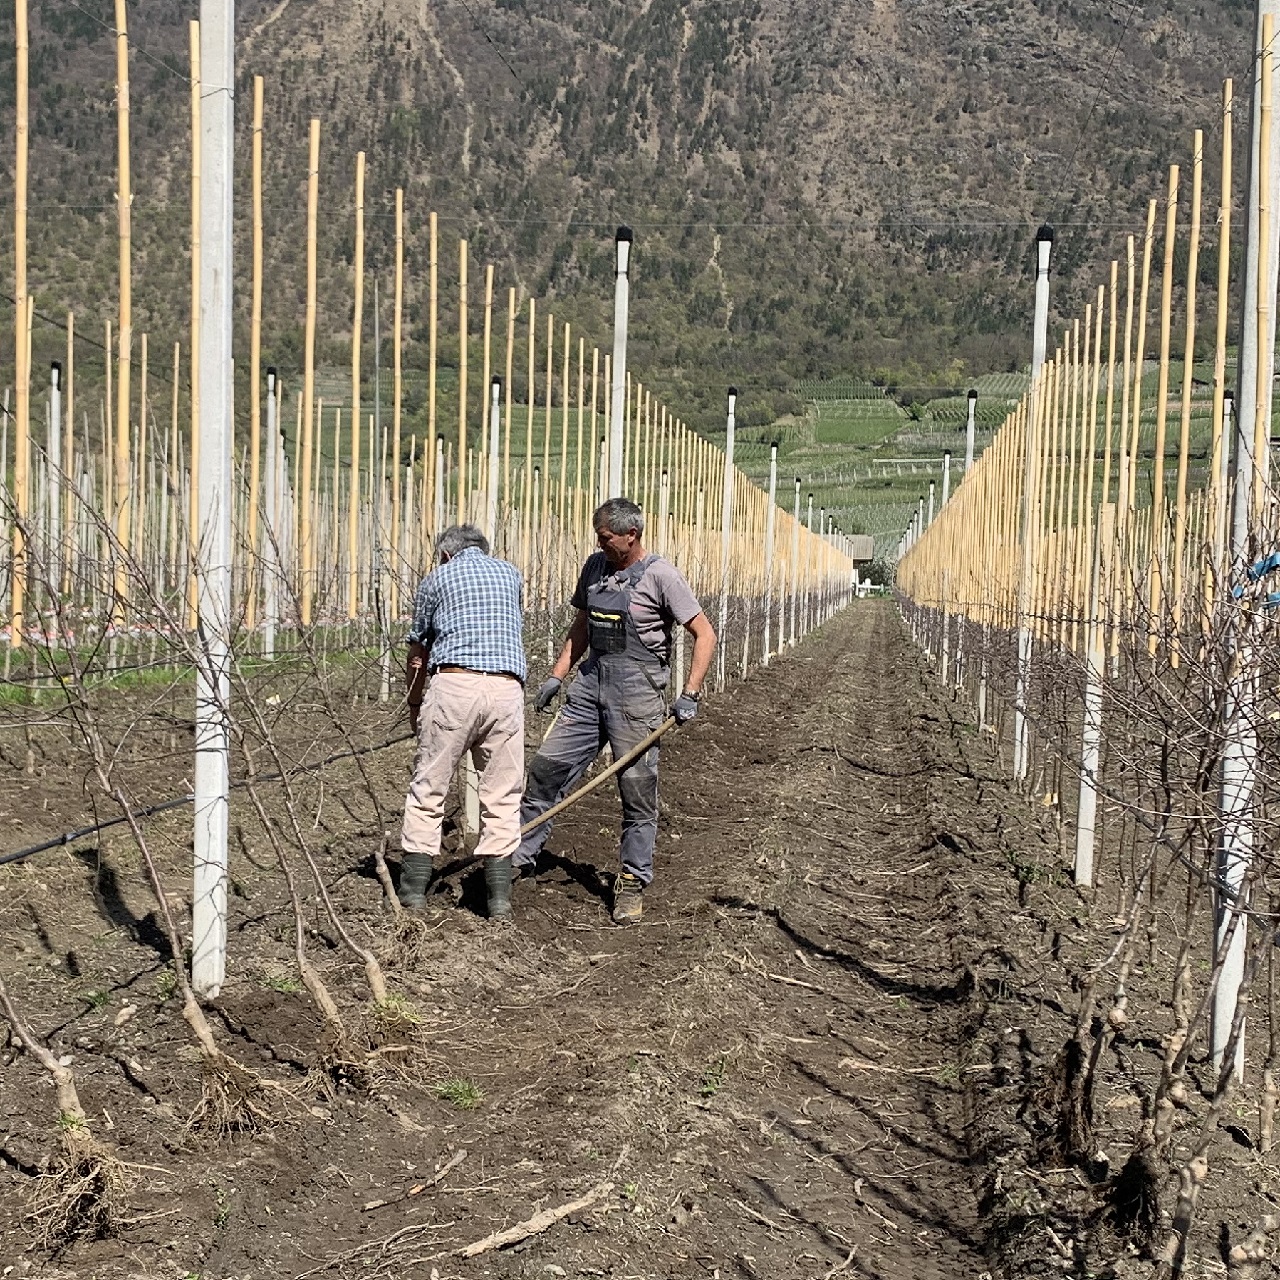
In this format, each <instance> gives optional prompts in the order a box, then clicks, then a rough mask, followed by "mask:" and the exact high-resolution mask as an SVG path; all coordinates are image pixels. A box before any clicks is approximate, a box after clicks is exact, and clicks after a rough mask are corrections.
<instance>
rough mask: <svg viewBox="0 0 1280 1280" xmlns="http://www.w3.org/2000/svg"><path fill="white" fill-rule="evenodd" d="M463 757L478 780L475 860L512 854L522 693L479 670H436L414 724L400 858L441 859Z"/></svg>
mask: <svg viewBox="0 0 1280 1280" xmlns="http://www.w3.org/2000/svg"><path fill="white" fill-rule="evenodd" d="M468 751H470V752H471V759H472V760H473V761H474V763H475V766H476V772H477V773H479V775H480V843H479V844H478V845H477V846H476V855H477V856H478V857H481V858H503V857H506V856H507V855H508V854H510V853H514V852H515V849H516V846H517V845H518V844H519V843H520V793H521V790H522V787H523V785H524V687H523V686H522V685H521V684H520V683H519V682H518V681H516V680H510V679H507V678H505V677H503V676H493V675H485V674H483V673H482V672H479V671H437V672H436V674H435V675H434V676H432V677H431V683H430V684H429V685H428V686H427V691H426V695H425V696H424V697H423V700H422V712H421V714H420V716H419V719H418V753H417V755H416V756H415V757H414V762H413V781H412V782H411V783H410V784H409V794H408V796H407V797H406V798H405V802H404V831H403V834H402V837H401V848H403V849H404V851H405V852H406V853H429V854H431V856H432V857H437V856H438V855H439V853H440V829H441V826H442V825H443V822H444V801H445V796H446V794H447V793H448V791H449V784H450V782H451V781H452V780H453V775H454V772H455V770H456V769H457V767H458V763H459V761H461V759H462V757H463V755H464V754H465V753H466V752H468Z"/></svg>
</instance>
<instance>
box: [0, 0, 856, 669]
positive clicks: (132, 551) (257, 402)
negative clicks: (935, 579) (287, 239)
mask: <svg viewBox="0 0 1280 1280" xmlns="http://www.w3.org/2000/svg"><path fill="white" fill-rule="evenodd" d="M17 16H18V27H17V41H18V55H19V56H18V85H17V88H18V111H17V118H18V129H17V139H18V142H17V165H16V177H17V183H16V189H17V196H16V199H15V233H16V240H15V245H16V248H15V298H16V300H17V304H18V305H17V308H16V314H17V317H18V319H17V327H16V334H17V341H16V344H15V351H16V359H15V382H14V415H13V422H14V433H13V435H14V439H13V441H12V450H13V468H12V470H13V481H12V484H11V485H10V484H7V483H6V481H7V476H8V473H9V458H8V455H9V450H10V441H9V439H8V434H9V430H8V428H9V419H8V415H7V413H6V415H5V419H4V424H3V429H2V433H0V484H2V485H4V492H3V494H2V495H0V496H3V498H4V499H5V503H4V507H5V511H6V513H7V516H8V517H9V519H10V522H11V537H10V539H9V540H8V541H9V545H10V546H11V548H12V554H11V564H10V574H9V591H8V600H7V604H8V606H9V608H8V614H9V627H8V635H9V639H10V644H11V646H12V647H14V648H17V647H19V646H20V645H22V644H23V643H24V640H25V639H27V638H28V637H29V636H31V635H33V634H42V635H44V636H46V637H47V636H48V635H49V634H50V632H51V631H52V630H53V629H54V627H53V625H52V624H51V623H49V618H50V617H51V616H52V614H53V613H55V612H56V613H57V614H58V616H59V617H60V618H65V615H66V609H67V606H68V605H71V606H73V607H74V608H75V609H78V610H79V611H80V613H79V616H80V617H81V618H83V619H84V620H85V621H87V622H90V624H91V625H92V619H93V618H101V617H102V616H103V614H104V612H105V611H107V610H109V612H110V617H111V623H112V625H113V627H114V628H115V629H116V630H117V631H118V630H127V629H129V628H131V627H137V626H139V625H143V626H145V625H151V623H153V622H154V618H151V622H148V618H149V617H151V615H153V614H154V612H155V611H154V609H153V608H152V607H151V604H153V603H154V602H155V601H157V600H162V599H166V598H168V597H171V596H176V598H177V600H178V601H179V603H178V604H177V606H176V608H175V609H174V610H171V611H170V616H178V617H181V616H182V614H183V613H185V615H186V617H185V622H186V625H187V626H188V627H190V628H194V626H195V624H196V582H197V578H198V574H199V572H200V567H201V529H202V525H201V519H202V513H201V511H200V506H199V486H198V484H197V483H196V477H197V476H198V474H199V468H200V448H201V435H202V433H201V424H200V416H199V413H200V367H199V360H198V359H197V358H194V356H195V354H196V353H198V352H199V348H200V331H199V325H200V315H199V307H198V305H196V304H195V300H196V299H198V297H199V278H200V259H201V225H200V216H199V210H200V183H201V153H200V111H201V92H202V91H201V77H200V49H199V25H198V23H194V22H193V23H192V24H191V30H190V59H191V93H190V113H191V138H192V165H191V208H192V219H191V233H190V246H191V288H192V299H193V305H192V308H191V327H190V332H189V335H188V344H187V345H188V352H187V357H186V360H185V369H184V360H183V353H182V347H181V343H179V342H174V344H173V347H172V362H171V366H170V369H169V371H168V376H169V381H170V383H171V402H170V406H169V409H170V413H169V422H168V424H167V430H166V425H165V424H158V423H157V420H156V415H155V413H154V412H153V411H152V410H151V407H150V405H149V401H148V394H149V382H148V379H149V377H151V376H152V373H151V370H150V369H149V343H148V335H146V334H143V335H141V340H140V344H139V350H138V351H137V352H136V353H135V351H134V349H133V346H134V343H133V325H132V267H131V262H132V249H131V244H132V229H131V223H130V212H129V210H130V204H131V185H130V168H129V89H128V36H127V30H126V15H125V5H124V0H116V27H117V39H116V48H117V62H116V74H117V123H118V143H119V145H118V152H117V167H118V176H119V189H118V195H119V199H118V207H119V214H118V217H119V225H118V230H119V237H118V239H119V279H120V292H119V312H118V316H117V317H116V323H115V326H114V331H113V326H112V323H111V322H110V321H107V322H106V323H105V324H104V336H105V347H106V351H107V353H108V358H107V361H106V368H105V378H104V383H105V385H104V386H103V387H102V388H101V398H100V400H99V435H100V439H99V445H98V446H97V447H95V445H94V442H93V441H92V439H91V436H90V430H89V422H88V415H87V413H85V412H84V411H83V410H82V411H81V414H82V425H83V431H82V434H81V436H80V438H79V439H77V438H76V422H75V414H76V401H77V388H76V367H75V354H76V341H77V339H76V332H77V330H76V317H75V315H74V314H73V313H68V314H67V318H66V331H67V343H66V359H65V363H64V364H63V365H62V367H61V369H55V371H54V375H53V385H51V388H50V395H49V398H48V402H47V403H46V411H45V417H46V430H45V437H44V440H43V442H41V441H39V440H38V439H35V438H34V437H33V434H32V431H31V412H30V407H31V397H32V369H31V343H32V329H33V324H34V318H35V310H34V299H33V298H32V295H31V293H30V291H29V288H28V282H27V278H26V175H27V136H28V115H27V95H26V52H27V44H26V41H27V27H26V14H25V0H18V2H17ZM264 100H265V93H264V82H263V78H262V77H261V76H258V77H255V78H254V81H253V122H252V134H251V138H252V151H251V166H252V175H251V191H252V266H251V308H250V339H249V379H248V387H249V405H248V440H247V441H244V440H243V439H241V440H239V441H238V442H237V446H236V452H235V456H234V458H233V476H234V485H235V490H236V492H235V494H234V500H233V512H234V544H235V551H234V563H233V583H234V588H235V596H236V604H235V616H236V617H237V618H238V619H239V621H240V623H241V624H242V626H243V627H244V628H245V629H246V630H247V631H249V632H254V631H256V630H259V629H261V627H262V625H263V622H264V614H270V618H269V619H268V620H267V621H268V622H269V623H270V624H272V625H274V623H276V622H280V623H282V624H284V625H301V626H308V625H311V624H313V623H316V622H325V621H329V622H339V621H347V622H350V621H354V620H357V619H360V618H371V617H374V616H375V615H376V616H377V617H378V618H379V619H381V620H382V621H383V622H388V621H389V620H391V619H399V618H403V617H404V616H405V615H406V612H407V610H409V609H410V608H411V607H412V599H413V587H414V584H415V583H416V581H417V578H418V577H419V576H420V575H421V574H422V573H423V572H424V571H425V570H427V569H428V568H429V567H430V564H431V560H432V540H433V538H434V536H435V535H436V534H437V533H438V532H439V531H440V529H441V528H443V527H444V526H446V525H447V524H450V523H454V522H462V521H471V522H474V523H477V524H480V525H482V527H484V528H485V530H486V532H487V533H488V535H489V537H490V539H491V541H492V542H493V543H494V549H495V551H496V552H497V553H499V554H502V555H505V556H506V557H508V558H510V559H512V560H513V561H514V562H515V563H516V564H517V566H518V567H519V568H520V569H521V571H522V573H523V574H524V576H525V578H526V582H527V584H528V585H527V603H528V604H529V605H531V606H537V607H542V608H548V609H551V608H555V607H558V606H559V605H561V604H563V603H564V602H565V601H567V599H568V596H569V594H570V593H571V592H572V589H573V585H574V583H575V581H576V575H577V570H578V567H579V565H580V561H581V559H582V557H583V555H584V554H586V553H587V552H588V551H589V550H591V549H592V547H593V546H594V535H593V531H592V530H591V528H590V515H591V512H592V511H593V509H594V507H595V506H596V505H597V504H598V502H599V501H600V500H602V498H603V497H604V496H606V495H607V494H608V493H609V492H610V491H611V486H610V484H609V477H608V476H607V474H606V469H607V458H608V449H607V445H606V442H607V439H608V435H609V432H610V429H611V425H612V424H611V422H610V405H609V402H610V396H609V395H608V388H609V386H610V383H611V377H612V369H611V356H610V355H609V354H608V353H605V354H604V356H603V359H602V358H601V353H600V351H599V348H597V347H594V346H593V347H592V348H591V350H590V357H589V359H588V353H587V343H586V340H585V338H582V337H581V336H578V337H576V340H575V335H574V334H573V332H572V330H571V328H570V326H569V325H568V324H558V323H557V322H556V319H555V317H554V315H553V314H551V312H550V310H549V309H548V308H540V307H539V305H538V303H537V301H536V300H535V299H533V298H529V299H527V300H525V302H524V305H521V300H520V297H519V294H518V291H517V289H516V288H515V287H511V288H509V289H508V290H507V307H506V332H505V345H504V346H503V345H502V344H501V339H500V338H499V339H498V341H497V343H495V332H494V330H495V319H498V322H499V323H500V315H499V316H497V317H496V316H495V270H494V267H493V266H492V265H491V264H488V265H486V266H485V268H484V271H483V294H482V297H483V302H482V317H481V319H482V323H481V326H480V333H479V335H477V334H475V333H473V332H472V325H471V321H470V318H469V313H468V299H469V294H470V291H471V288H472V280H471V278H470V276H469V271H470V264H469V255H468V243H467V240H466V239H461V240H460V241H459V243H458V257H457V290H458V292H457V300H458V333H457V364H456V369H457V378H458V394H457V399H458V418H457V422H456V425H455V427H454V429H453V430H452V431H451V430H449V429H448V428H447V427H446V426H445V424H442V423H441V422H440V421H439V419H438V408H439V399H440V397H439V395H438V377H439V370H440V364H441V355H442V352H441V346H442V343H441V333H440V324H439V311H440V298H441V278H440V276H441V271H440V265H441V264H440V255H439V233H438V225H437V215H436V214H435V213H434V212H432V213H430V214H429V215H428V244H429V251H428V261H427V288H426V295H427V296H426V313H427V314H426V319H427V352H426V370H425V373H426V386H427V391H426V430H425V434H424V437H423V438H422V439H421V440H419V438H418V436H417V434H416V433H414V434H410V435H409V437H408V439H407V440H406V439H405V438H404V434H405V433H404V431H403V429H402V428H403V393H404V372H405V370H404V318H405V275H406V273H405V261H404V240H405V208H404V193H403V191H402V190H401V189H398V188H397V189H396V191H395V259H394V261H395V266H394V294H393V323H392V342H391V353H392V387H391V414H390V418H391V421H390V426H389V429H388V428H384V427H383V426H382V423H381V417H382V405H381V403H378V402H375V404H374V406H373V412H367V411H366V410H367V404H366V400H365V393H366V392H367V382H368V378H367V372H366V366H367V364H368V352H367V351H366V350H365V343H364V330H363V322H364V313H365V299H364V277H365V266H364V256H365V225H364V224H365V190H366V163H365V155H364V153H363V152H360V153H359V154H358V155H357V156H356V164H355V183H354V232H355V253H354V282H353V296H352V325H351V372H350V396H349V399H348V400H347V402H346V403H345V404H342V405H339V406H330V407H329V408H328V410H326V406H325V405H324V401H323V398H322V397H320V396H319V395H318V394H317V389H316V383H317V374H318V369H317V365H316V330H317V259H318V235H317V224H318V214H319V168H320V143H321V131H320V122H319V121H318V120H314V119H313V120H312V121H311V122H310V130H309V147H308V167H307V197H306V312H305V338H304V360H303V368H302V370H301V377H300V379H296V378H295V379H294V383H293V385H289V386H286V384H285V380H284V379H283V378H282V377H280V376H278V375H276V371H274V370H272V371H269V372H267V373H265V374H264V370H263V368H262V307H263V271H264V261H263V209H262V173H263V136H264V135H263V120H264V105H265V102H264ZM544 315H545V319H544ZM522 317H523V319H524V327H525V329H526V333H525V337H524V341H523V342H518V341H517V330H518V327H519V322H520V321H521V319H522ZM477 336H478V337H479V339H480V341H479V348H480V352H481V357H482V358H481V370H480V382H479V387H480V390H481V391H487V390H488V388H489V387H490V384H491V381H492V380H493V379H494V378H495V377H496V378H498V379H500V380H501V385H502V388H503V391H502V395H501V397H500V401H499V411H498V412H497V414H496V415H491V414H490V413H487V412H486V413H483V414H482V415H481V421H480V422H479V424H477V423H476V422H475V420H474V417H473V414H474V409H473V408H472V399H473V397H472V395H471V391H472V388H471V387H470V386H469V381H468V380H469V376H470V370H469V369H468V356H469V354H470V351H471V348H472V345H473V343H474V342H475V339H476V338H477ZM495 345H497V346H498V348H499V350H498V352H496V353H495V350H494V348H495ZM520 348H523V355H524V363H525V369H524V374H525V383H526V386H527V388H528V395H527V396H526V403H525V404H523V405H519V404H516V403H513V373H514V372H515V364H516V361H517V359H518V354H519V353H520V352H519V349H520ZM495 354H498V355H500V357H501V359H502V363H501V365H498V364H496V363H495V359H494V357H495ZM380 358H381V352H379V355H378V359H379V360H380ZM588 369H589V372H588ZM135 372H136V373H137V375H138V380H137V394H136V396H135V383H134V377H133V375H134V373H135ZM184 372H185V375H186V379H187V382H188V385H189V388H190V394H189V398H188V403H187V416H186V422H185V423H184V422H183V421H182V407H183V406H182V404H181V397H180V389H181V386H182V379H183V374H184ZM113 375H114V378H113ZM113 381H114V385H113ZM298 384H300V385H298ZM557 384H558V385H557ZM539 390H540V391H541V396H540V397H539ZM557 391H558V393H559V394H558V404H557V394H556V393H557ZM84 398H85V396H84V393H83V392H81V399H82V400H83V399H84ZM624 403H625V421H624V423H623V434H624V451H623V477H622V485H621V487H622V491H623V493H624V494H626V495H627V496H630V497H632V498H634V499H635V500H636V501H637V502H639V503H640V505H641V506H642V507H643V508H644V510H645V511H646V514H647V521H648V526H649V528H648V533H647V539H648V541H649V544H650V545H651V547H652V548H653V549H655V550H658V551H659V552H661V553H663V554H666V555H668V556H670V557H671V558H672V559H673V560H674V561H675V562H676V563H677V564H678V565H679V566H680V567H681V568H682V570H683V571H684V572H685V573H686V575H687V576H688V577H689V579H690V581H691V583H692V585H693V586H694V589H695V590H696V591H698V592H699V593H700V594H704V595H706V594H710V593H712V592H713V591H715V590H717V589H720V588H721V587H722V586H724V585H726V584H725V581H724V578H723V576H722V569H723V567H724V566H722V563H721V559H722V557H721V553H720V547H721V543H722V533H723V530H722V529H721V515H720V512H721V507H722V497H723V488H724V484H725V478H726V467H725V458H724V453H723V450H721V449H719V448H718V447H717V446H716V445H714V444H713V443H712V442H711V441H709V440H707V439H706V438H705V437H703V436H701V435H699V434H698V433H697V432H695V431H694V430H692V429H691V428H690V427H689V426H688V425H687V424H686V423H685V422H683V421H682V420H680V419H679V418H678V417H677V416H676V415H675V414H674V413H673V412H672V411H671V410H670V409H669V408H668V407H667V406H666V405H665V404H663V403H662V402H661V401H660V400H659V399H658V398H657V397H655V396H654V395H653V393H652V391H651V389H650V388H649V387H647V386H645V385H643V383H641V382H640V381H639V380H638V379H633V377H632V375H631V373H630V372H628V374H627V376H626V395H625V402H624ZM6 408H7V403H6ZM287 419H289V420H292V422H293V425H294V431H293V438H292V447H291V448H290V447H289V445H288V442H287V433H286V432H285V431H283V429H282V428H283V427H284V425H285V423H286V420H287ZM184 427H185V430H184ZM513 437H514V438H513ZM522 437H523V438H522ZM64 442H65V443H64ZM539 446H540V448H539ZM326 455H327V456H326ZM344 468H345V471H346V475H345V477H344V475H343V470H344ZM733 478H734V485H733V501H732V504H731V507H730V511H731V530H730V538H729V545H730V556H729V564H728V581H727V586H728V589H729V590H730V591H731V592H732V593H733V594H734V595H737V596H743V597H752V596H759V595H763V594H764V592H765V590H766V583H768V584H769V588H770V589H775V588H776V589H778V590H782V589H784V584H789V589H790V590H791V591H792V592H793V593H797V594H800V595H803V596H805V597H806V598H808V597H809V596H814V595H818V594H822V593H827V594H834V593H835V592H837V591H838V590H841V589H843V588H844V587H845V586H847V584H848V582H849V579H850V574H851V563H850V561H849V560H848V558H847V556H845V555H844V553H843V551H842V549H841V547H840V545H839V540H838V538H837V537H835V536H834V535H833V534H832V533H831V532H830V531H829V530H825V529H821V528H820V529H818V530H817V531H815V530H813V529H812V516H811V515H810V517H809V519H808V521H806V522H801V521H800V519H799V505H798V501H797V503H796V505H795V508H794V509H793V511H792V512H790V513H788V512H786V511H785V510H778V511H775V513H774V514H775V517H776V522H777V524H776V536H775V537H774V538H773V545H772V551H771V553H770V554H769V555H767V556H766V555H765V554H764V553H763V550H762V548H763V547H764V545H765V537H764V531H765V528H766V524H767V523H768V519H767V509H768V507H769V506H770V499H769V495H767V494H765V493H764V492H763V491H762V490H760V489H759V488H757V487H756V486H754V485H753V484H751V483H750V482H749V481H748V480H747V478H746V477H745V476H744V475H742V474H741V473H740V472H738V471H737V470H736V469H733ZM33 496H34V498H35V501H34V503H33ZM766 561H767V563H766Z"/></svg>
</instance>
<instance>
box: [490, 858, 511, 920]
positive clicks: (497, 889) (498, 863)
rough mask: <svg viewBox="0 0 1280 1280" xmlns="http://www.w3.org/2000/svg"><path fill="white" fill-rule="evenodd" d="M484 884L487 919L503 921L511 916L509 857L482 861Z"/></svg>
mask: <svg viewBox="0 0 1280 1280" xmlns="http://www.w3.org/2000/svg"><path fill="white" fill-rule="evenodd" d="M484 883H485V888H486V889H488V890H489V919H490V920H503V919H505V918H506V917H507V916H509V915H510V914H511V856H510V855H509V854H508V855H507V857H505V858H486V859H485V860H484Z"/></svg>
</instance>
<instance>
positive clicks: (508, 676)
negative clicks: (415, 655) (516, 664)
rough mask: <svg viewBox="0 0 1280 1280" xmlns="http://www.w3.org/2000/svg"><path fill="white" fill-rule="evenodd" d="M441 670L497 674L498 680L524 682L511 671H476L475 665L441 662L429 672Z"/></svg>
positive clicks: (477, 674)
mask: <svg viewBox="0 0 1280 1280" xmlns="http://www.w3.org/2000/svg"><path fill="white" fill-rule="evenodd" d="M442 671H443V672H445V673H447V674H452V673H454V672H459V671H460V672H463V673H465V674H466V675H469V676H497V678H498V679H499V680H514V681H515V682H516V684H524V681H523V680H521V679H520V677H519V676H518V675H516V674H515V673H514V672H512V671H478V670H477V669H476V668H475V667H457V666H449V665H446V664H443V663H442V664H441V665H440V666H438V667H436V668H435V670H433V671H432V673H431V674H432V675H433V676H434V675H438V674H439V673H440V672H442Z"/></svg>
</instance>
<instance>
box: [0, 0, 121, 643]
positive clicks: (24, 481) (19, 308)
mask: <svg viewBox="0 0 1280 1280" xmlns="http://www.w3.org/2000/svg"><path fill="white" fill-rule="evenodd" d="M14 40H15V48H16V53H15V72H16V90H15V92H16V99H15V114H14V145H15V159H14V199H13V281H14V283H13V296H14V308H13V317H14V351H13V364H14V408H15V410H16V411H17V412H16V422H15V429H14V459H13V488H14V511H15V514H16V516H17V519H16V520H15V522H14V526H13V568H12V570H11V578H10V587H9V647H10V650H11V651H12V650H16V649H20V648H21V647H22V644H23V636H24V626H25V621H26V619H25V614H24V593H25V590H26V585H27V582H26V579H27V527H26V522H27V516H28V500H29V483H30V482H29V478H28V474H27V455H28V441H29V438H30V430H31V409H30V395H31V388H30V370H29V369H28V368H27V365H26V352H27V342H26V328H27V147H28V141H29V126H28V58H29V36H28V30H27V0H14ZM110 362H111V347H110V344H108V346H107V363H108V364H110Z"/></svg>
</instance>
